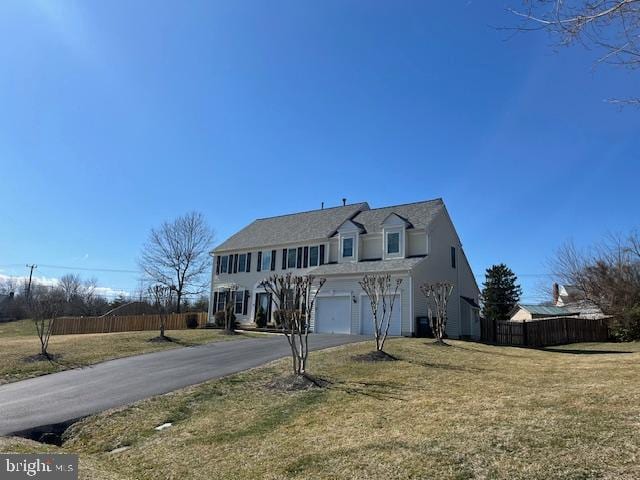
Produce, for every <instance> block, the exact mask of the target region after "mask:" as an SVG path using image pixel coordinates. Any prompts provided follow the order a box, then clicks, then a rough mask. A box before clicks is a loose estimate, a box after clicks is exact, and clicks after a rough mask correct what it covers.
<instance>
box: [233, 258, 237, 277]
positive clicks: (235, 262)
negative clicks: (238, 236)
mask: <svg viewBox="0 0 640 480" xmlns="http://www.w3.org/2000/svg"><path fill="white" fill-rule="evenodd" d="M233 273H238V254H237V253H236V254H235V255H234V256H233Z"/></svg>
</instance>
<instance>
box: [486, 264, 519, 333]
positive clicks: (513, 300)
mask: <svg viewBox="0 0 640 480" xmlns="http://www.w3.org/2000/svg"><path fill="white" fill-rule="evenodd" d="M482 286H483V288H482V316H483V317H484V318H486V319H487V320H506V319H507V318H508V317H509V312H511V310H512V309H513V307H515V306H516V304H517V303H518V302H519V301H520V296H521V295H522V288H520V285H518V277H516V275H515V273H513V272H512V271H511V269H510V268H509V267H507V266H506V265H505V264H504V263H501V264H500V265H493V266H492V267H490V268H487V270H486V273H485V281H484V283H483V284H482Z"/></svg>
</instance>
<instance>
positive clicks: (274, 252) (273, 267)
mask: <svg viewBox="0 0 640 480" xmlns="http://www.w3.org/2000/svg"><path fill="white" fill-rule="evenodd" d="M275 269H276V251H275V250H271V271H274V270H275Z"/></svg>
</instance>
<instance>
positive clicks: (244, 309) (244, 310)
mask: <svg viewBox="0 0 640 480" xmlns="http://www.w3.org/2000/svg"><path fill="white" fill-rule="evenodd" d="M248 306H249V290H245V291H244V305H242V314H243V315H246V314H247V307H248Z"/></svg>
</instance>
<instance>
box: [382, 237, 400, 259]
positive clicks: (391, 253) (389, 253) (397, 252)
mask: <svg viewBox="0 0 640 480" xmlns="http://www.w3.org/2000/svg"><path fill="white" fill-rule="evenodd" d="M385 235H386V237H387V238H386V240H387V255H389V256H392V255H400V250H401V248H400V238H401V237H402V234H401V233H400V232H386V233H385ZM391 235H397V236H398V250H397V251H395V252H390V251H389V237H390V236H391Z"/></svg>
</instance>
